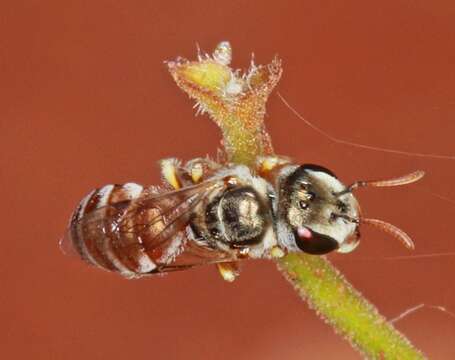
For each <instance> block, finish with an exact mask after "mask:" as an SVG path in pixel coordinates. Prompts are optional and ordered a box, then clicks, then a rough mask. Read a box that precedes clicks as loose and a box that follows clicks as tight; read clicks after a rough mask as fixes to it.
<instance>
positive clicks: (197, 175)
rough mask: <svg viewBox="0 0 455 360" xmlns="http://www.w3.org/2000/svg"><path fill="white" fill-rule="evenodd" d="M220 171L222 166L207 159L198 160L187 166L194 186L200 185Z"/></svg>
mask: <svg viewBox="0 0 455 360" xmlns="http://www.w3.org/2000/svg"><path fill="white" fill-rule="evenodd" d="M219 169H220V164H218V163H216V162H214V161H212V160H210V159H208V158H206V159H204V158H196V159H193V160H191V161H188V162H187V163H186V164H185V170H186V172H187V173H188V175H189V176H190V178H191V181H192V182H193V184H198V183H199V182H201V181H203V180H204V179H206V178H208V177H210V176H211V175H212V174H213V173H214V172H215V171H217V170H219Z"/></svg>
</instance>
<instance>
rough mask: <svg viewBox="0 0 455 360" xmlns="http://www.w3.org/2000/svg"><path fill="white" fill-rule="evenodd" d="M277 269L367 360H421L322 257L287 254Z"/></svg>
mask: <svg viewBox="0 0 455 360" xmlns="http://www.w3.org/2000/svg"><path fill="white" fill-rule="evenodd" d="M278 267H279V269H280V270H281V271H282V272H283V273H284V275H285V277H286V278H287V279H288V280H289V281H290V282H291V283H292V284H293V285H294V287H295V289H296V290H297V292H298V293H299V294H300V295H301V296H302V298H305V299H306V300H307V301H308V303H309V305H310V307H312V308H313V309H315V310H316V311H317V312H318V313H319V314H320V316H322V317H323V318H325V319H326V320H327V321H328V322H329V323H330V325H332V327H333V328H334V329H335V331H336V332H337V333H339V334H340V335H343V336H344V337H345V338H346V339H347V340H349V341H350V342H351V344H352V345H353V346H354V347H355V348H356V349H357V350H359V351H360V352H361V353H363V354H364V355H365V356H366V357H367V358H369V359H400V360H408V359H424V358H425V357H424V356H423V355H422V353H420V352H419V351H418V350H416V349H415V348H414V347H413V346H412V344H411V343H410V342H409V340H407V339H406V338H405V337H404V336H403V335H402V334H401V333H400V332H398V331H397V330H396V329H395V328H394V327H393V326H392V324H390V323H389V322H387V320H386V319H385V318H384V317H383V316H382V315H380V314H379V313H378V311H377V309H376V308H375V307H374V306H373V305H372V304H370V303H369V302H368V301H367V300H366V299H365V298H364V297H362V295H361V294H360V293H359V292H358V291H356V290H355V289H354V288H353V287H352V285H351V284H349V283H348V282H347V281H346V279H345V278H344V277H343V276H342V275H341V274H340V272H339V271H338V270H337V269H336V268H335V267H334V266H333V265H332V264H331V263H330V262H329V261H328V260H327V259H325V258H324V257H321V256H312V255H306V254H289V255H287V256H286V257H284V258H283V259H281V260H279V261H278Z"/></svg>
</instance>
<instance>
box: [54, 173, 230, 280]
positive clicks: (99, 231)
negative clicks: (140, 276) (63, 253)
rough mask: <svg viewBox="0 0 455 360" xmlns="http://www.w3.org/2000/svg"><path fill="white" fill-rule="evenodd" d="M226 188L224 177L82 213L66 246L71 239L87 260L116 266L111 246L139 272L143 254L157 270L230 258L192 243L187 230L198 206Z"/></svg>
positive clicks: (67, 237) (71, 229) (71, 227)
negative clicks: (108, 256)
mask: <svg viewBox="0 0 455 360" xmlns="http://www.w3.org/2000/svg"><path fill="white" fill-rule="evenodd" d="M222 186H224V183H223V182H222V181H217V180H210V181H206V182H203V183H201V184H198V185H195V186H191V187H186V188H183V189H181V190H177V191H170V192H161V193H160V192H158V193H157V192H156V191H154V190H153V189H151V190H146V191H144V192H143V193H142V194H141V196H140V197H139V198H136V199H129V200H123V201H118V202H115V203H110V204H108V205H106V206H103V207H100V208H97V209H95V210H93V211H90V212H87V213H85V214H83V215H82V216H79V217H77V212H76V215H75V216H74V217H73V219H72V221H71V224H70V227H69V229H68V232H67V236H66V240H65V241H64V242H63V247H64V248H68V245H67V244H68V242H70V243H71V244H72V247H73V248H75V250H76V252H77V253H79V255H81V256H82V257H83V258H85V259H86V260H89V262H91V263H95V264H98V265H100V264H101V267H104V268H108V269H110V270H113V269H112V267H113V266H112V267H109V266H108V265H109V261H108V260H106V256H104V255H105V254H103V249H105V248H106V244H109V245H110V246H112V247H113V248H114V249H115V250H116V253H117V255H118V256H119V257H120V260H121V262H123V263H124V264H126V266H127V267H128V268H129V269H132V270H133V271H137V270H135V269H137V268H138V263H137V261H135V260H136V259H137V257H138V254H141V253H142V252H145V253H146V254H147V256H149V257H150V258H151V259H152V260H153V261H154V263H155V264H156V265H157V268H156V269H155V270H154V272H165V271H174V270H180V269H185V268H188V267H191V266H194V265H200V264H204V263H212V262H220V261H228V260H230V259H229V258H228V255H227V254H223V253H219V252H217V251H215V250H214V249H210V248H208V247H206V246H204V245H200V244H199V245H198V244H197V242H194V243H193V242H192V241H188V237H187V233H186V228H187V226H188V224H189V221H190V219H191V216H192V213H193V210H194V209H195V208H196V207H197V206H198V205H199V204H200V203H201V202H202V201H204V199H206V198H207V197H208V196H209V195H210V194H211V193H212V192H213V191H215V190H216V189H219V188H220V187H222ZM84 246H85V249H84ZM87 249H88V250H87ZM87 253H88V256H84V255H87ZM177 255H178V257H177ZM90 256H92V259H91V260H90V259H87V257H90ZM93 258H94V259H93Z"/></svg>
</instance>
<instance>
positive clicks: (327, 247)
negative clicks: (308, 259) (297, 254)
mask: <svg viewBox="0 0 455 360" xmlns="http://www.w3.org/2000/svg"><path fill="white" fill-rule="evenodd" d="M295 243H296V245H297V246H298V248H299V249H300V250H302V251H303V252H306V253H308V254H313V255H323V254H327V253H329V252H331V251H333V250H336V249H337V248H338V242H337V241H336V240H335V239H333V238H331V237H330V236H327V235H324V234H320V233H318V232H316V231H313V230H310V229H308V228H307V227H304V226H302V227H299V228H298V229H297V231H296V233H295Z"/></svg>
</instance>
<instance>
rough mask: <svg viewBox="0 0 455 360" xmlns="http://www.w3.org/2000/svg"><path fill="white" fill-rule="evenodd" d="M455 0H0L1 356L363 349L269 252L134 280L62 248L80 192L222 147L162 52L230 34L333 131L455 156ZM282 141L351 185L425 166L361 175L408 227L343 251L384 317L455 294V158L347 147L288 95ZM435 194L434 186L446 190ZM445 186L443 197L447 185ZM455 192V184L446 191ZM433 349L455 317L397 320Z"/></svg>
mask: <svg viewBox="0 0 455 360" xmlns="http://www.w3.org/2000/svg"><path fill="white" fill-rule="evenodd" d="M454 21H455V3H454V2H453V1H433V2H427V1H402V0H397V1H386V2H381V3H378V2H375V3H373V2H364V1H343V2H339V1H279V2H276V1H273V2H272V1H270V2H261V3H259V2H246V1H225V2H221V1H199V0H194V1H192V2H183V1H167V2H163V1H134V2H121V1H103V0H91V1H81V0H79V1H70V0H67V1H50V0H41V1H34V0H28V1H19V0H14V1H8V0H3V1H2V2H1V3H0V84H1V85H0V147H1V149H0V185H1V187H0V188H1V189H2V190H1V198H2V203H3V206H2V207H1V210H0V212H1V219H2V221H1V223H2V229H3V230H2V236H1V238H2V247H1V251H0V259H1V261H0V279H1V290H0V339H1V341H0V342H1V346H0V356H1V357H2V358H3V359H125V358H128V359H138V360H141V359H234V358H235V359H239V360H241V359H263V360H265V359H303V358H305V359H360V358H361V357H360V355H358V354H357V353H356V352H354V350H352V349H351V347H350V346H349V344H348V343H347V342H345V341H344V340H343V339H341V338H340V337H339V336H337V335H336V334H335V333H334V332H333V330H332V329H331V328H330V327H329V326H327V325H326V324H325V323H324V322H323V321H321V320H320V319H318V318H317V316H316V315H315V313H314V312H313V311H312V310H310V309H308V307H307V305H306V304H305V303H304V302H302V301H301V300H300V299H299V298H298V297H297V295H296V294H295V292H294V290H293V289H292V288H291V286H289V284H288V283H287V282H286V281H285V280H284V278H283V277H282V276H281V274H280V273H279V272H278V271H277V270H276V267H275V265H274V264H273V263H272V262H269V261H256V262H249V263H247V264H245V265H244V267H243V273H242V275H241V276H240V278H239V279H238V280H237V281H236V282H234V283H233V284H228V283H226V282H224V281H222V280H221V279H220V277H219V275H218V274H217V272H216V271H215V269H214V268H213V267H200V268H197V269H194V270H191V271H184V272H180V273H174V274H171V275H168V276H165V277H156V278H151V279H145V280H136V281H126V280H124V279H122V278H120V277H119V276H116V275H113V274H109V273H105V272H102V271H98V270H95V269H92V268H89V267H87V266H86V265H85V264H84V263H82V262H80V261H78V260H77V259H73V258H69V257H66V256H64V255H63V254H62V253H61V251H60V249H59V247H58V240H59V238H60V237H61V236H62V234H63V233H64V231H65V228H66V226H67V222H68V219H69V216H70V214H71V212H72V211H73V209H74V208H75V206H76V205H77V203H78V202H79V200H80V199H81V198H82V197H83V196H85V194H86V193H88V192H89V191H90V190H91V189H93V188H95V187H98V186H101V185H104V184H109V183H124V182H128V181H135V182H138V183H142V184H157V183H159V181H160V180H159V173H158V168H157V165H156V162H157V160H159V159H161V158H163V157H169V156H175V157H179V158H181V159H191V158H194V157H197V156H204V155H206V154H215V150H216V148H217V147H218V146H219V132H218V129H217V128H216V127H215V125H214V124H212V123H211V121H209V120H208V118H206V117H205V116H199V117H197V118H195V117H194V114H195V110H194V109H192V106H193V104H192V102H191V101H190V100H189V99H188V98H187V96H186V95H185V94H183V93H182V92H181V91H180V90H179V89H178V88H177V86H176V85H175V84H174V82H173V81H172V79H171V77H170V76H169V74H168V73H167V70H166V69H165V66H164V65H163V61H164V60H166V59H173V58H175V57H176V56H178V55H180V56H184V57H187V58H191V59H193V58H195V56H196V43H198V44H199V45H200V47H201V48H202V49H203V50H205V51H207V52H211V51H212V49H213V47H214V46H216V44H217V43H218V42H219V41H220V40H229V41H231V43H232V46H233V50H234V61H233V65H234V67H237V68H246V67H247V66H248V65H249V61H250V58H251V53H252V52H254V53H255V58H256V62H257V63H268V62H269V61H270V60H271V59H272V57H273V56H274V55H275V54H278V55H279V56H280V57H281V58H282V59H283V66H284V74H283V78H282V80H281V82H280V84H279V86H278V91H279V92H280V93H281V94H282V95H283V97H285V98H286V99H287V101H288V102H289V103H290V104H291V105H292V106H293V107H295V109H297V110H298V111H299V112H300V113H301V114H302V115H303V116H305V117H306V118H307V119H308V120H310V121H311V122H313V123H314V124H316V125H317V126H319V127H320V128H322V129H324V131H326V132H328V133H330V134H331V135H332V136H335V137H337V138H340V139H344V140H349V141H353V142H358V143H361V144H367V145H370V146H378V147H386V148H393V149H398V150H403V151H409V152H418V153H435V154H447V155H453V154H455V151H454V134H455V123H454V121H453V119H454V116H455V71H454V65H453V64H454V63H455V45H454V44H455V41H454V40H455V27H454ZM267 125H268V129H269V130H270V132H271V135H272V138H273V140H274V145H275V149H276V151H277V152H278V153H279V154H285V155H288V156H291V157H293V158H294V159H296V161H299V162H311V163H317V164H321V165H324V166H326V167H328V168H330V169H332V170H333V171H334V172H335V173H337V175H338V176H339V177H340V178H341V179H343V180H344V181H345V182H347V183H349V182H351V181H353V180H356V179H372V178H373V179H374V178H388V177H393V176H398V175H402V174H406V173H409V172H411V171H414V170H416V169H423V170H425V171H426V172H427V177H426V178H425V179H424V180H423V181H422V182H421V183H419V184H416V185H412V186H409V187H404V188H396V189H371V190H364V191H362V192H359V197H360V201H361V204H362V208H363V211H364V213H365V214H367V215H368V216H370V217H377V218H380V219H384V220H386V221H389V222H391V223H393V224H395V225H397V226H399V227H401V228H403V229H404V230H406V231H407V232H408V233H409V234H410V235H411V236H412V237H413V239H414V241H415V243H416V246H417V248H416V250H415V251H414V253H413V254H414V255H424V254H431V253H443V254H445V255H444V256H431V257H416V258H406V259H402V260H391V259H388V258H390V257H396V256H408V255H411V254H409V253H408V252H407V251H406V249H405V248H404V247H403V246H402V245H401V244H399V243H398V242H397V241H395V240H394V239H392V238H391V237H389V236H387V235H385V234H383V233H381V232H377V231H375V230H374V229H368V228H365V229H364V230H363V242H362V244H361V246H360V248H359V249H358V250H357V251H356V252H354V253H353V254H349V255H333V256H331V259H332V260H333V262H334V263H336V265H337V266H338V267H339V268H340V269H341V271H342V272H343V273H344V274H345V275H346V277H347V278H348V279H349V280H350V281H351V282H352V283H353V285H354V286H355V287H356V288H357V289H359V290H360V291H361V292H362V293H363V294H364V295H365V296H366V297H367V298H368V299H370V300H371V301H372V302H373V303H374V304H375V305H376V306H377V307H378V308H379V310H380V312H381V313H382V314H384V315H385V316H386V317H388V318H394V317H396V316H398V315H399V314H400V313H402V312H403V311H405V310H406V309H408V308H410V307H413V306H416V305H418V304H421V303H425V304H427V305H439V306H444V307H446V308H447V309H448V310H450V311H455V285H454V281H453V274H454V269H455V266H454V260H455V257H453V256H450V255H448V254H447V253H450V252H452V253H453V252H455V243H454V235H453V226H452V225H453V221H454V220H453V219H454V214H455V188H454V185H453V184H454V181H455V170H454V164H455V163H454V161H453V160H443V159H431V158H421V157H410V156H403V155H394V154H390V153H384V152H377V151H370V150H365V149H359V148H353V147H348V146H344V145H340V144H336V143H334V142H333V141H330V140H328V139H327V138H324V137H323V136H321V135H320V134H318V133H317V132H315V131H314V130H312V129H310V128H309V127H308V126H306V125H305V123H304V122H302V121H301V120H299V119H298V118H297V117H296V116H295V115H294V114H293V113H292V112H291V111H290V109H288V108H287V107H286V106H285V105H284V104H283V102H282V101H281V100H280V99H279V97H278V96H277V95H276V92H275V93H274V94H272V96H271V98H270V100H269V103H268V114H267ZM434 193H436V195H435V194H434ZM439 197H445V198H448V200H442V199H440V198H439ZM450 199H451V200H450ZM396 326H397V327H398V328H399V329H400V330H401V331H403V332H404V333H405V334H406V335H407V336H409V338H410V339H411V340H412V341H413V342H414V343H415V345H416V346H417V347H418V348H420V349H421V350H423V351H424V352H425V353H426V354H427V355H428V356H429V358H431V359H453V358H454V357H455V345H454V344H455V342H454V340H455V317H451V316H450V315H448V314H447V313H443V312H440V311H436V310H432V309H430V308H423V309H422V310H420V311H418V312H416V313H414V314H412V315H410V316H408V317H406V318H404V319H403V320H401V321H399V322H398V323H397V324H396Z"/></svg>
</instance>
